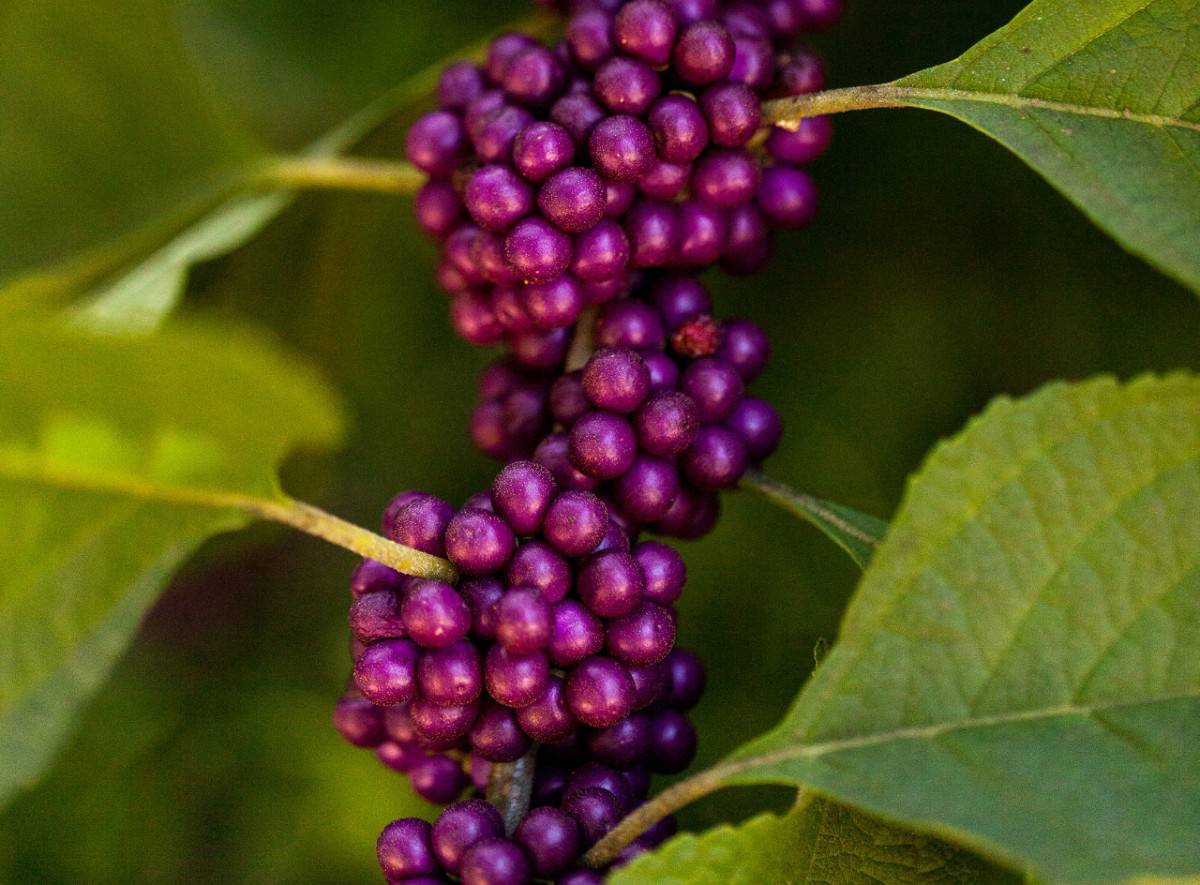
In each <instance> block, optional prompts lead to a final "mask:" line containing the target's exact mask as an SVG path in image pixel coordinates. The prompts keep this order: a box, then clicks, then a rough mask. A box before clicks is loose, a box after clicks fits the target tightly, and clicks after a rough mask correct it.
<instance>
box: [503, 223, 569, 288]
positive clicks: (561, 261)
mask: <svg viewBox="0 0 1200 885" xmlns="http://www.w3.org/2000/svg"><path fill="white" fill-rule="evenodd" d="M504 257H505V258H506V259H507V260H508V263H509V265H511V266H512V268H513V270H514V271H516V273H517V274H518V275H519V277H520V278H521V279H522V280H524V281H525V282H530V283H544V282H547V281H549V280H552V279H554V278H555V277H557V276H558V275H559V274H561V273H562V272H563V271H565V270H566V269H567V267H568V266H569V265H570V264H571V238H570V237H568V236H567V235H566V234H565V233H563V232H562V231H560V230H558V229H557V228H556V227H554V226H553V225H551V224H550V223H549V222H547V221H545V220H544V219H542V218H526V219H525V220H524V221H520V222H518V223H517V225H516V226H515V227H514V228H513V229H512V230H511V231H510V232H509V234H508V237H507V239H505V241H504Z"/></svg>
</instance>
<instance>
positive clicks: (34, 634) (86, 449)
mask: <svg viewBox="0 0 1200 885" xmlns="http://www.w3.org/2000/svg"><path fill="white" fill-rule="evenodd" d="M340 435H341V419H340V413H339V410H338V408H337V406H336V404H335V402H334V399H333V397H332V396H331V394H330V392H329V391H328V390H327V389H326V387H325V386H324V385H323V384H322V383H321V382H320V381H319V380H318V379H317V378H316V376H315V375H314V374H313V373H312V372H311V371H310V370H309V369H308V368H306V367H305V366H304V365H302V364H299V363H297V362H296V361H294V360H293V359H291V358H288V357H286V356H285V355H283V354H282V353H280V352H278V351H277V350H275V349H274V348H272V347H269V346H267V345H265V344H262V343H254V342H252V341H251V340H250V339H249V338H248V337H246V336H244V335H240V334H232V333H231V332H230V330H227V329H226V330H219V331H218V330H213V331H198V330H197V331H190V332H178V331H173V332H166V333H164V334H163V335H161V336H156V337H152V338H142V339H136V340H125V339H122V338H118V337H112V336H109V337H98V336H93V335H88V334H84V333H81V332H78V331H70V330H66V329H62V328H57V327H53V328H51V327H39V326H21V325H12V324H9V325H5V326H0V525H3V526H4V527H5V542H4V544H3V545H0V637H2V638H0V758H2V759H4V765H2V766H0V803H3V802H6V801H8V800H9V799H10V798H11V797H12V795H13V794H14V792H15V791H17V790H18V789H20V788H22V787H25V786H27V785H29V784H30V783H32V782H33V781H34V780H35V779H36V778H37V776H38V775H39V774H40V773H41V772H42V770H43V769H44V768H45V767H46V765H47V764H48V763H49V761H50V760H51V758H52V757H53V755H54V753H55V752H56V750H57V749H58V747H59V746H60V745H61V744H62V742H63V740H64V738H65V737H66V736H67V734H68V732H69V729H70V726H71V723H72V720H73V719H74V717H75V715H76V713H77V712H78V711H79V708H80V706H81V705H82V704H83V703H84V702H85V701H86V700H87V698H88V697H89V696H90V695H91V694H92V692H94V691H95V689H96V688H97V687H98V686H99V684H100V683H101V682H102V681H103V679H104V678H105V676H106V675H107V673H108V671H109V670H110V668H111V667H112V665H113V663H114V661H115V660H116V658H117V657H118V656H119V655H120V653H121V652H122V650H123V649H124V648H125V646H126V645H127V644H128V643H129V641H130V639H131V637H132V635H133V633H134V631H135V630H136V628H137V625H138V623H139V620H140V618H141V616H142V614H143V613H144V612H145V610H146V608H147V606H148V605H149V604H150V603H151V602H152V601H153V600H154V598H155V597H156V596H157V594H158V593H159V591H161V589H162V588H163V585H164V583H165V582H166V580H167V578H168V577H169V576H170V574H171V572H172V571H173V569H175V568H176V567H177V566H178V565H179V564H180V563H181V562H182V561H183V560H184V559H185V558H186V557H187V556H188V555H189V554H190V553H191V552H192V551H193V550H195V548H196V547H197V546H198V545H199V544H200V543H201V542H202V541H203V540H204V539H206V538H207V537H209V536H211V535H213V534H215V533H218V532H223V531H229V530H232V529H236V528H238V527H240V526H242V525H245V524H246V523H247V522H248V521H250V520H251V519H252V518H254V516H255V515H256V511H255V507H256V506H258V505H259V504H261V505H262V506H265V507H267V508H269V507H271V506H274V507H283V506H284V504H283V503H282V502H284V501H285V499H284V498H283V496H282V495H281V494H280V492H279V491H278V487H277V484H276V480H275V468H276V466H277V464H278V463H279V462H280V460H281V459H282V458H283V457H284V456H285V455H286V454H287V453H288V452H289V451H291V450H292V449H294V448H296V447H298V446H319V447H329V446H332V445H334V444H335V443H337V442H338V440H339V438H340ZM197 628H198V629H203V625H197Z"/></svg>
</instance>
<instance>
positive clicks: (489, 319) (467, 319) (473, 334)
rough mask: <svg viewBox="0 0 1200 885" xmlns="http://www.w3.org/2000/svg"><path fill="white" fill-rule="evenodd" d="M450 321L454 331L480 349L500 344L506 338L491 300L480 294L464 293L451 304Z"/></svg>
mask: <svg viewBox="0 0 1200 885" xmlns="http://www.w3.org/2000/svg"><path fill="white" fill-rule="evenodd" d="M450 321H451V323H453V324H454V331H455V332H457V333H458V334H459V335H460V336H461V337H462V338H464V339H465V340H466V341H469V342H470V343H471V344H475V345H478V346H480V347H487V346H488V345H491V344H498V343H499V342H500V341H501V340H502V339H503V338H504V326H503V325H502V324H501V323H500V319H499V317H497V316H496V312H495V311H494V310H492V303H491V300H490V299H489V298H488V297H487V296H486V295H483V294H482V293H479V292H471V291H468V292H463V293H462V294H461V295H458V296H456V297H455V298H454V300H453V301H452V302H451V303H450Z"/></svg>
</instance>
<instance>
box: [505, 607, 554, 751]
mask: <svg viewBox="0 0 1200 885" xmlns="http://www.w3.org/2000/svg"><path fill="white" fill-rule="evenodd" d="M552 626H553V618H552V615H551V611H550V603H548V602H547V601H546V599H545V597H544V596H542V594H541V593H539V592H538V591H537V590H534V589H532V588H530V587H515V588H513V589H512V590H509V591H508V592H507V593H505V594H504V595H503V596H502V597H500V600H499V601H498V602H497V603H496V639H497V640H498V641H499V642H500V644H501V645H503V646H504V647H505V648H506V649H508V650H509V651H510V652H512V653H513V654H518V655H528V654H532V653H533V652H535V651H541V650H542V649H543V648H545V647H546V643H548V642H549V641H550V631H551V627H552ZM493 761H495V760H493Z"/></svg>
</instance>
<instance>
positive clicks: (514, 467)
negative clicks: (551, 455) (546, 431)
mask: <svg viewBox="0 0 1200 885" xmlns="http://www.w3.org/2000/svg"><path fill="white" fill-rule="evenodd" d="M557 492H558V484H557V483H556V482H555V481H554V477H553V475H551V473H550V471H549V470H547V469H546V468H545V467H543V466H542V465H540V464H536V463H534V462H533V461H515V462H513V463H511V464H508V465H507V466H505V468H504V469H503V470H501V471H500V474H499V475H498V476H497V477H496V480H495V482H493V483H492V502H493V504H494V506H495V508H496V512H497V513H499V515H500V516H502V517H503V518H504V519H505V520H506V521H507V522H508V524H509V526H510V527H511V528H512V530H513V531H514V532H516V533H517V534H518V535H532V534H534V533H535V532H537V531H538V529H540V528H541V527H542V520H543V519H544V518H545V515H546V510H547V509H548V508H549V507H550V502H551V501H553V500H554V496H555V495H556V494H557Z"/></svg>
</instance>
